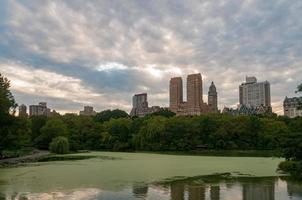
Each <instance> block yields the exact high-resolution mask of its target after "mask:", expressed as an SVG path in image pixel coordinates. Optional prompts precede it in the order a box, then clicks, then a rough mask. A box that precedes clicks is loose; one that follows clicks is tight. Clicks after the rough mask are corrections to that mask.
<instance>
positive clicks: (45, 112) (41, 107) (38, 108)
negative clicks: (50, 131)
mask: <svg viewBox="0 0 302 200" xmlns="http://www.w3.org/2000/svg"><path fill="white" fill-rule="evenodd" d="M57 115H60V114H59V113H57V112H56V111H55V110H53V111H51V109H49V108H47V103H46V102H40V103H39V104H38V105H30V106H29V116H31V117H32V116H46V117H52V116H57Z"/></svg>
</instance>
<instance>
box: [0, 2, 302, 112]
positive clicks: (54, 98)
mask: <svg viewBox="0 0 302 200" xmlns="http://www.w3.org/2000/svg"><path fill="white" fill-rule="evenodd" d="M301 10H302V1H301V0H291V1H288V0H265V1H263V0H215V1H213V0H195V1H194V0H192V1H183V0H169V1H168V0H148V1H147V0H146V1H142V0H133V1H124V0H110V1H108V0H103V1H102V0H73V1H69V0H43V1H41V0H25V1H24V0H0V73H1V74H3V75H4V76H6V77H8V78H9V79H10V80H11V91H12V93H13V95H14V96H15V99H16V101H17V103H18V104H26V105H31V104H37V103H38V102H40V101H46V102H47V103H48V107H50V108H52V109H55V110H57V111H59V112H61V113H66V112H78V111H79V110H82V109H83V106H84V105H91V106H93V107H94V108H95V110H96V111H101V110H104V109H115V108H119V109H123V110H126V111H127V112H129V111H130V110H131V100H132V96H133V94H135V93H142V92H146V93H148V102H149V105H158V106H168V104H169V80H170V78H171V77H175V76H181V77H182V78H183V82H184V83H185V82H186V76H187V75H188V74H191V73H201V74H202V77H203V92H204V100H205V101H207V92H208V88H209V86H210V83H211V81H214V83H215V85H216V88H217V91H218V104H219V108H220V109H222V108H223V107H224V106H228V107H236V105H237V104H238V102H239V97H238V96H239V95H238V87H239V85H240V84H241V83H242V82H244V81H245V76H247V75H248V76H256V77H257V79H258V81H265V80H268V81H269V82H270V84H271V97H272V107H273V111H274V112H276V113H278V114H282V113H283V108H282V102H283V100H284V98H285V96H289V97H292V96H295V95H297V94H295V93H294V91H295V89H296V86H297V85H298V84H299V83H301V82H302V80H301V79H302V20H301ZM184 88H185V85H184Z"/></svg>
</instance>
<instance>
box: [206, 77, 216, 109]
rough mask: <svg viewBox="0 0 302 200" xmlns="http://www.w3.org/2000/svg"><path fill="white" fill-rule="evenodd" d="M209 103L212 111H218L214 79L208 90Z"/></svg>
mask: <svg viewBox="0 0 302 200" xmlns="http://www.w3.org/2000/svg"><path fill="white" fill-rule="evenodd" d="M208 105H209V107H210V110H211V112H212V113H217V112H218V98H217V91H216V86H215V84H214V82H213V81H212V83H211V85H210V87H209V92H208Z"/></svg>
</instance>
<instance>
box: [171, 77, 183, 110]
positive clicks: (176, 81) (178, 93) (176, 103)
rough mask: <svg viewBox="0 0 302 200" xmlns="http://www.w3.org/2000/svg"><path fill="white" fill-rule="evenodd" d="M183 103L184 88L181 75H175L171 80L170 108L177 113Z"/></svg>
mask: <svg viewBox="0 0 302 200" xmlns="http://www.w3.org/2000/svg"><path fill="white" fill-rule="evenodd" d="M182 103H183V88H182V79H181V77H174V78H171V80H170V109H171V111H172V112H175V113H177V111H178V109H179V107H180V105H181V104H182Z"/></svg>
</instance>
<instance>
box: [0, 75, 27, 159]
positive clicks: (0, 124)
mask: <svg viewBox="0 0 302 200" xmlns="http://www.w3.org/2000/svg"><path fill="white" fill-rule="evenodd" d="M9 87H10V82H9V80H8V79H7V78H5V77H3V76H2V75H1V74H0V158H3V157H5V156H6V155H5V154H7V153H5V152H8V151H12V152H14V151H16V150H20V149H22V148H24V147H26V146H29V145H30V140H29V136H30V129H29V121H28V120H27V119H25V118H17V117H15V116H14V115H11V114H14V111H15V108H16V106H17V104H16V103H15V100H14V97H13V96H12V94H11V92H10V90H9Z"/></svg>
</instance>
